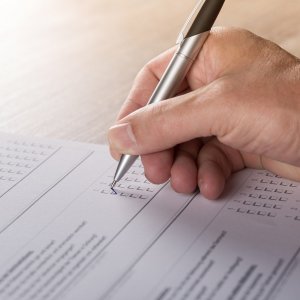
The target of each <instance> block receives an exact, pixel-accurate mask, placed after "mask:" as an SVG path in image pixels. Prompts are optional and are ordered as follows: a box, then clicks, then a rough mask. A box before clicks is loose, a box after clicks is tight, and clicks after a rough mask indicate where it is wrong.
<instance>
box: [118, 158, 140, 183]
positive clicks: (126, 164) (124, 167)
mask: <svg viewBox="0 0 300 300" xmlns="http://www.w3.org/2000/svg"><path fill="white" fill-rule="evenodd" d="M137 158H138V156H137V155H128V154H126V155H122V156H121V159H120V161H119V164H118V167H117V170H116V173H115V176H114V180H115V181H120V180H121V179H122V177H124V176H125V174H126V173H127V172H128V170H129V169H130V168H131V166H132V165H133V164H134V162H135V161H136V159H137Z"/></svg>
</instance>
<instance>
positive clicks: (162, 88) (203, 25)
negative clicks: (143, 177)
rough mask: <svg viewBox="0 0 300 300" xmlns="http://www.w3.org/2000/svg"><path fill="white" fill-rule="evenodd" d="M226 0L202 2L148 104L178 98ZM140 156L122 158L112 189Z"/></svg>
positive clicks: (187, 22) (189, 22) (187, 23)
mask: <svg viewBox="0 0 300 300" xmlns="http://www.w3.org/2000/svg"><path fill="white" fill-rule="evenodd" d="M224 2H225V0H202V1H200V2H199V3H198V4H197V5H196V7H195V8H194V10H193V11H192V13H191V15H190V17H189V18H188V20H187V21H186V23H185V25H184V27H183V30H182V31H181V32H180V34H179V37H178V39H177V42H176V44H178V45H179V46H178V49H177V51H176V52H175V54H174V56H173V58H172V60H171V61H170V63H169V65H168V67H167V69H166V71H165V73H164V74H163V76H162V78H161V80H160V81H159V83H158V85H157V87H156V88H155V90H154V92H153V94H152V96H151V97H150V99H149V102H148V104H153V103H157V102H159V101H162V100H166V99H168V98H172V97H173V96H175V95H176V93H177V91H178V87H179V86H180V84H181V83H182V81H183V80H184V78H185V76H186V74H187V73H188V71H189V69H190V67H191V65H192V64H193V62H194V60H195V58H196V57H197V55H198V54H199V52H200V50H201V49H202V46H203V45H204V43H205V41H206V39H207V37H208V35H209V32H210V30H211V28H212V26H213V24H214V22H215V20H216V18H217V17H218V15H219V12H220V11H221V8H222V6H223V4H224ZM137 157H138V156H137V155H122V156H121V159H120V161H119V164H118V167H117V169H116V172H115V175H114V179H113V182H112V183H111V188H112V190H113V188H114V187H115V185H116V184H117V182H118V181H120V180H121V178H122V177H123V176H124V175H125V174H126V173H127V171H128V170H129V169H130V167H131V166H132V165H133V163H134V162H135V160H136V159H137Z"/></svg>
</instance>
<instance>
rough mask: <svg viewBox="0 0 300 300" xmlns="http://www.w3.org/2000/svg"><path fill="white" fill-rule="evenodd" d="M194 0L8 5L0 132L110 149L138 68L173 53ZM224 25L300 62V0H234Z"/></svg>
mask: <svg viewBox="0 0 300 300" xmlns="http://www.w3.org/2000/svg"><path fill="white" fill-rule="evenodd" d="M194 5H195V1H194V0H185V1H180V0H147V1H141V0H122V1H120V0H119V1H117V0H84V1H82V0H24V1H20V0H1V1H0V131H4V132H10V133H17V134H22V135H34V136H42V137H52V138H63V139H69V140H77V141H82V142H93V143H102V142H105V137H106V130H107V129H108V128H109V126H111V125H112V124H113V122H114V119H115V117H116V114H117V112H118V110H119V108H120V106H121V104H122V102H123V101H124V99H125V98H126V96H127V93H128V91H129V89H130V86H131V83H132V81H133V79H134V77H135V75H136V73H137V72H138V71H139V69H140V68H141V67H142V66H143V65H144V64H145V63H146V62H147V61H149V60H150V59H151V58H153V57H154V56H156V55H157V54H159V53H160V52H162V51H164V50H166V49H167V48H169V47H172V46H173V45H174V43H175V41H176V38H177V35H178V32H179V31H180V29H181V27H182V25H183V24H184V22H185V20H186V18H187V17H188V15H189V13H190V12H191V10H192V8H193V7H194ZM216 25H222V26H237V27H244V28H247V29H249V30H251V31H253V32H254V33H256V34H258V35H261V36H263V37H265V38H267V39H270V40H273V41H275V42H277V43H278V44H280V45H281V46H282V47H283V48H285V49H287V50H288V51H290V52H292V53H293V54H294V55H296V56H298V57H300V1H299V0H289V1H285V0H273V1H270V0H252V1H241V0H227V1H226V3H225V7H224V9H223V10H222V12H221V15H220V17H219V18H218V21H217V23H216Z"/></svg>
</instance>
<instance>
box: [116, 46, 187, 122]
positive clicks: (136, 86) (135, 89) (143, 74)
mask: <svg viewBox="0 0 300 300" xmlns="http://www.w3.org/2000/svg"><path fill="white" fill-rule="evenodd" d="M175 50H176V49H175V47H174V48H171V49H169V50H167V51H165V52H164V53H162V54H160V55H159V56H157V57H156V58H154V59H153V60H151V61H150V62H149V63H147V64H146V65H145V66H144V67H143V68H142V70H141V71H140V72H139V73H138V75H137V76H136V78H135V80H134V83H133V85H132V88H131V90H130V92H129V95H128V97H127V99H126V100H125V102H124V104H123V106H122V108H121V110H120V112H119V115H118V117H117V120H120V119H122V118H124V117H126V116H127V115H128V114H130V113H132V112H134V111H135V110H137V109H139V108H142V107H143V106H145V105H146V104H147V103H148V101H149V99H150V97H151V95H152V93H153V91H154V89H155V88H156V86H157V84H158V82H159V80H160V79H161V77H162V76H163V74H164V72H165V70H166V68H167V66H168V64H169V62H170V61H171V59H172V57H173V55H174V53H175ZM186 88H187V84H186V83H183V84H182V86H181V87H180V88H179V90H178V92H181V91H183V90H185V89H186Z"/></svg>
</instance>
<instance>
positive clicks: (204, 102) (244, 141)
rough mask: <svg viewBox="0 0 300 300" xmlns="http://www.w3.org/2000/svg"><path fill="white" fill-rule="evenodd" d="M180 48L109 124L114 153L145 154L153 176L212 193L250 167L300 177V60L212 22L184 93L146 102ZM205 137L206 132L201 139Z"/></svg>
mask: <svg viewBox="0 0 300 300" xmlns="http://www.w3.org/2000/svg"><path fill="white" fill-rule="evenodd" d="M174 51H175V49H171V50H169V51H167V52H166V53H163V54H162V55H160V56H159V57H157V58H155V59H154V60H152V61H151V62H149V63H148V64H147V65H146V66H145V67H144V68H143V69H142V70H141V72H140V73H139V74H138V76H137V78H136V80H135V82H134V84H133V88H132V90H131V92H130V94H129V96H128V99H127V100H126V102H125V104H124V105H123V108H122V109H121V112H120V114H119V117H118V122H117V124H116V125H115V126H114V127H112V128H111V129H110V131H109V136H108V137H109V141H110V147H111V153H112V155H113V156H114V157H115V158H116V159H118V158H119V156H120V153H124V154H138V155H141V156H142V162H143V165H144V167H145V175H146V176H147V178H148V179H149V180H150V181H152V182H154V183H162V182H165V181H166V180H168V179H169V178H171V184H172V186H173V188H174V189H175V190H176V191H177V192H180V193H190V192H193V191H194V190H195V188H196V187H197V185H198V186H199V188H200V189H201V193H202V194H203V195H204V196H206V197H207V198H210V199H215V198H218V197H219V196H220V194H221V193H222V191H223V189H224V186H225V183H226V180H227V179H228V177H229V176H230V175H231V174H232V173H233V172H236V171H238V170H241V169H243V168H245V167H251V168H265V169H268V170H270V171H272V172H275V173H277V174H279V175H281V176H283V177H288V178H291V179H294V180H300V168H299V167H300V130H299V128H300V62H299V59H297V58H296V57H294V56H292V55H291V54H289V53H287V52H286V51H284V50H283V49H281V48H280V47H279V46H277V45H275V44H274V43H272V42H269V41H267V40H264V39H262V38H260V37H258V36H255V35H254V34H252V33H250V32H248V31H245V30H240V29H222V28H215V29H214V30H213V31H212V33H211V34H210V36H209V38H208V40H207V41H206V43H205V45H204V47H203V49H202V51H201V52H200V54H199V56H198V58H197V59H196V61H195V62H194V64H193V66H192V68H191V69H190V72H189V73H188V75H187V78H186V80H185V82H184V83H183V84H182V86H181V87H180V89H179V96H177V97H175V98H173V99H169V100H165V101H162V102H160V103H158V104H153V105H149V106H145V107H144V105H145V104H146V103H147V101H148V99H149V97H150V95H151V94H152V91H153V90H154V88H155V86H156V85H157V83H158V81H159V79H160V77H161V76H162V74H163V72H164V70H165V69H166V67H167V64H168V62H169V61H170V59H171V57H172V55H173V53H174ZM203 138H204V139H203Z"/></svg>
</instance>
